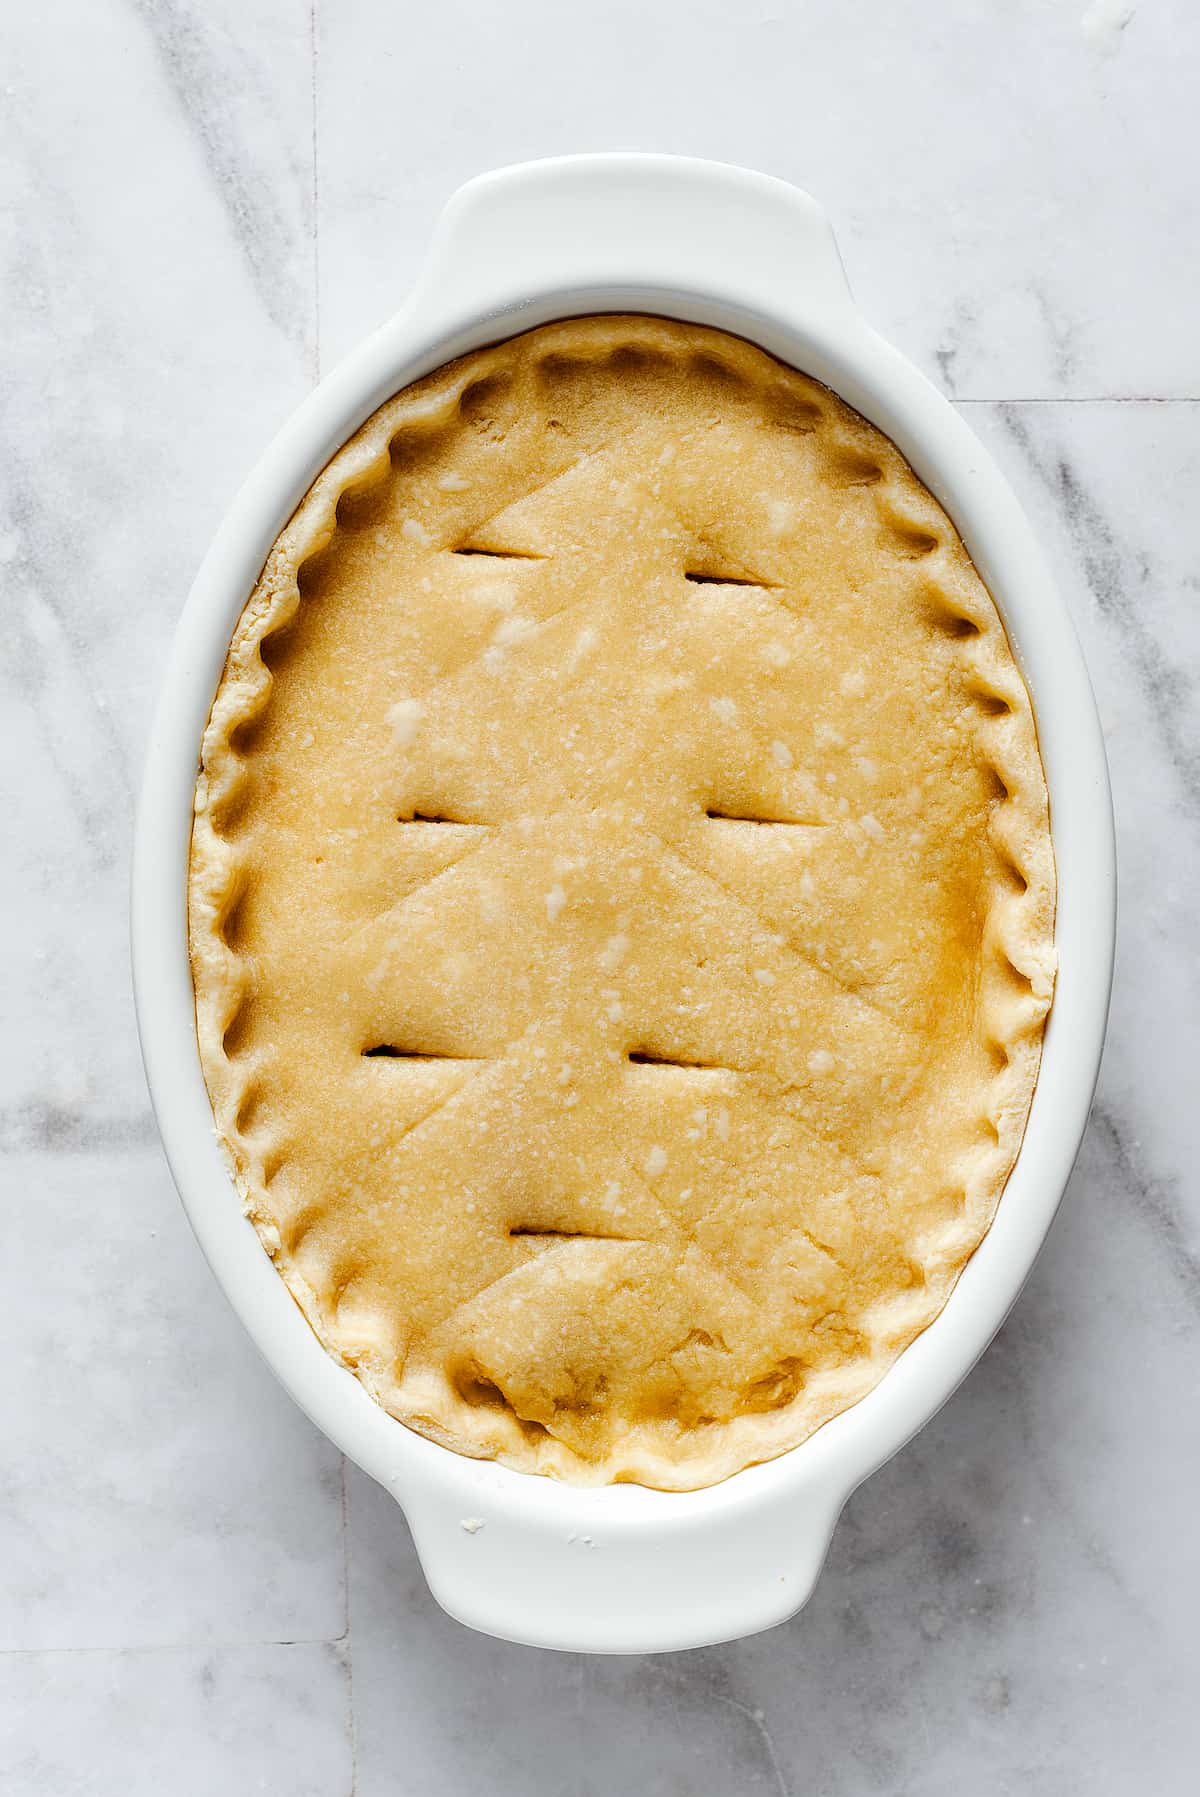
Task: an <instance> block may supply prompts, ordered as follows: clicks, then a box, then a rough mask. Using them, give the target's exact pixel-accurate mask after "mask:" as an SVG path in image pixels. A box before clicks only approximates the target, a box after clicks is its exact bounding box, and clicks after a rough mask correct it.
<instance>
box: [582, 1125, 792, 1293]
mask: <svg viewBox="0 0 1200 1797" xmlns="http://www.w3.org/2000/svg"><path fill="white" fill-rule="evenodd" d="M618 1164H619V1165H620V1166H621V1168H622V1169H623V1170H624V1172H626V1173H627V1174H628V1175H629V1177H630V1178H631V1179H632V1181H633V1183H634V1184H635V1185H636V1186H639V1187H640V1188H641V1190H642V1191H643V1192H644V1193H645V1195H646V1196H647V1197H648V1198H649V1199H650V1200H651V1202H652V1203H653V1204H655V1205H656V1206H657V1208H658V1209H659V1210H660V1211H661V1212H662V1214H663V1216H664V1217H665V1218H666V1219H667V1222H668V1224H669V1226H670V1229H671V1233H672V1234H673V1235H675V1236H676V1237H682V1239H683V1240H684V1241H685V1242H687V1243H688V1245H689V1246H690V1247H692V1248H694V1249H695V1250H696V1252H697V1254H698V1255H699V1256H700V1258H701V1259H702V1260H703V1262H704V1264H705V1265H706V1266H707V1267H709V1268H710V1269H711V1271H712V1272H713V1273H715V1274H716V1276H717V1278H718V1279H722V1280H726V1281H727V1282H728V1283H729V1284H730V1285H731V1286H732V1287H733V1289H734V1290H735V1291H737V1292H740V1293H741V1294H742V1297H743V1298H745V1300H746V1302H747V1304H750V1305H752V1306H753V1307H754V1309H755V1310H757V1311H758V1312H759V1313H760V1315H763V1316H766V1315H768V1314H769V1313H768V1312H767V1311H766V1309H765V1308H764V1306H763V1303H762V1301H761V1299H759V1298H756V1297H755V1296H754V1294H753V1292H748V1291H747V1290H746V1288H745V1286H744V1285H743V1284H742V1282H741V1280H740V1279H737V1278H736V1277H735V1276H734V1275H733V1274H732V1273H730V1272H729V1271H727V1269H725V1268H724V1267H719V1266H718V1265H717V1263H716V1261H715V1260H714V1259H713V1257H712V1255H711V1253H710V1252H709V1250H708V1249H707V1248H706V1247H705V1246H704V1244H703V1242H701V1241H700V1239H699V1238H698V1236H697V1235H696V1232H695V1229H694V1228H693V1227H692V1225H691V1224H690V1223H688V1222H686V1221H685V1220H684V1219H683V1218H682V1217H680V1216H679V1215H678V1214H677V1212H675V1211H673V1210H672V1209H671V1207H670V1205H669V1204H668V1203H667V1201H666V1199H665V1198H660V1197H659V1195H658V1193H657V1192H656V1191H655V1189H654V1187H653V1186H652V1185H651V1184H650V1182H649V1180H648V1179H647V1178H646V1176H645V1174H644V1173H642V1172H641V1171H640V1170H639V1168H637V1167H636V1166H635V1165H634V1164H633V1162H632V1161H630V1160H629V1159H627V1157H626V1156H625V1155H624V1154H621V1155H620V1156H619V1161H618Z"/></svg>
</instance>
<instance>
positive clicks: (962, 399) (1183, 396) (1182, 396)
mask: <svg viewBox="0 0 1200 1797" xmlns="http://www.w3.org/2000/svg"><path fill="white" fill-rule="evenodd" d="M946 397H947V398H948V399H949V401H950V403H951V405H955V406H1196V405H1200V394H1193V393H1167V394H1164V393H1083V394H1065V393H1064V394H1061V395H1058V396H1055V395H1054V394H1049V393H1039V394H1036V395H1033V396H1029V395H1026V396H1024V397H1022V396H1021V395H1020V394H1013V395H1008V394H997V395H994V396H993V397H991V398H988V397H986V396H985V397H982V398H981V397H980V396H979V395H977V394H958V393H950V394H947V395H946Z"/></svg>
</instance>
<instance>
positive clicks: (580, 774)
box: [190, 317, 1054, 1489]
mask: <svg viewBox="0 0 1200 1797" xmlns="http://www.w3.org/2000/svg"><path fill="white" fill-rule="evenodd" d="M1053 921H1054V863H1053V856H1052V851H1051V841H1050V833H1049V822H1048V813H1047V799H1046V787H1045V781H1044V777H1043V773H1042V767H1041V762H1040V759H1039V755H1038V748H1037V739H1036V734H1035V729H1034V722H1033V717H1032V713H1031V709H1030V703H1029V697H1028V694H1027V692H1026V689H1025V686H1024V684H1023V681H1022V679H1021V676H1020V674H1019V672H1018V670H1017V667H1016V665H1015V662H1014V659H1013V656H1012V653H1011V651H1010V648H1009V645H1008V642H1007V639H1006V637H1005V633H1004V628H1003V626H1002V624H1001V622H1000V620H999V617H998V615H997V613H996V610H995V607H994V605H993V604H992V601H991V599H990V597H989V595H988V593H987V591H986V589H985V588H984V586H983V584H982V583H981V581H980V579H979V577H978V575H977V574H976V572H975V570H974V568H973V566H972V564H971V562H970V560H969V559H968V556H967V554H966V552H965V550H964V548H963V546H962V544H961V542H960V541H959V538H958V536H957V534H956V532H955V530H954V528H953V526H952V525H951V524H950V522H949V520H948V519H947V517H946V516H945V514H944V513H943V512H942V511H941V509H940V508H939V507H938V505H937V504H936V503H935V502H934V501H933V499H932V498H931V497H930V495H929V494H928V492H927V491H926V490H925V488H924V487H923V486H922V485H921V483H920V482H919V481H918V480H917V478H916V476H915V475H914V474H913V472H912V470H911V469H910V468H909V467H908V465H907V463H906V462H905V461H904V460H903V458H902V457H901V455H900V454H899V452H898V451H897V450H896V449H895V447H894V446H893V445H892V444H891V443H890V442H889V441H888V440H887V439H886V438H885V437H883V436H882V435H881V434H880V433H879V432H878V431H877V430H875V429H874V428H873V427H872V426H870V425H868V424H867V423H866V422H865V421H864V420H863V419H862V418H860V417H859V416H858V415H857V414H856V413H854V412H852V411H851V410H850V409H849V408H848V407H847V406H846V405H844V404H843V403H842V402H841V401H840V400H838V399H837V398H836V397H835V396H834V395H833V394H832V393H830V392H829V391H828V390H827V389H825V388H824V387H822V386H820V385H818V384H817V383H816V382H815V381H812V380H810V379H807V378H806V377H805V376H803V375H800V374H797V373H795V372H794V371H793V370H791V369H789V368H786V367H784V366H783V365H781V364H780V363H779V362H777V361H775V360H773V359H772V358H771V357H770V356H768V355H766V354H765V353H763V352H762V351H760V350H758V349H756V348H754V347H752V346H751V345H749V344H747V343H744V342H742V341H740V340H738V339H735V338H732V337H729V336H726V335H723V334H722V333H719V332H715V331H711V330H708V329H703V328H699V327H696V326H692V325H685V324H677V323H671V322H668V321H665V320H660V319H651V318H640V317H628V318H627V317H603V318H584V319H577V320H572V321H569V322H565V323H560V324H554V325H550V326H547V327H545V328H543V329H540V330H535V331H531V332H529V333H528V334H527V335H525V336H521V337H516V338H514V339H512V340H511V341H508V342H504V343H500V344H498V345H496V346H495V347H493V348H490V349H485V350H481V351H479V352H477V353H475V354H472V355H469V356H465V357H463V358H462V359H461V360H459V361H457V362H454V363H451V364H450V365H449V366H447V367H444V368H441V369H439V370H438V371H437V372H436V373H434V374H431V375H429V376H428V377H427V378H425V379H424V380H421V381H419V382H418V383H417V384H416V385H415V386H412V387H410V388H408V389H406V390H405V391H404V392H402V393H400V394H399V395H398V396H397V397H396V398H394V399H392V400H391V401H389V402H388V403H387V404H386V405H384V406H383V407H382V408H381V409H380V410H379V411H378V412H376V413H375V415H374V416H373V417H372V418H371V419H370V420H369V421H368V422H367V423H366V424H365V425H364V426H363V427H362V429H361V430H360V431H359V432H358V434H357V435H356V436H355V437H354V438H352V439H351V441H350V442H349V443H348V444H347V445H346V446H345V448H344V449H343V450H342V451H341V452H340V453H339V454H338V455H337V456H336V457H335V458H334V460H333V461H332V462H331V463H330V465H329V466H328V467H327V468H326V469H325V471H324V473H323V474H322V475H321V476H320V478H319V479H318V480H317V481H316V483H315V485H314V486H313V488H312V490H311V491H310V493H309V494H308V496H307V497H306V498H305V500H304V502H303V504H302V505H301V506H300V508H299V510H298V511H297V512H296V514H295V516H294V517H293V518H292V520H291V522H290V523H289V524H288V526H287V527H286V529H285V530H284V531H283V532H282V534H281V535H280V537H279V539H278V541H277V543H276V544H275V546H274V548H273V549H272V551H271V554H270V556H269V557H268V560H267V563H266V566H265V568H264V570H263V573H262V576H261V578H260V580H259V582H258V584H257V586H256V587H255V590H254V593H253V595H252V596H251V599H250V602H249V604H248V605H247V607H246V609H245V611H244V613H243V614H242V617H241V619H240V621H239V623H238V625H237V628H236V631H235V633H234V637H233V642H232V645H231V648H230V651H229V657H228V660H227V662H226V666H225V671H224V674H223V676H222V679H221V683H220V687H219V689H218V692H217V696H216V700H215V703H214V705H213V709H212V715H211V718H210V720H209V724H208V727H207V730H206V732H205V736H204V744H203V755H202V766H201V772H200V777H199V781H198V784H197V789H196V816H195V826H194V834H193V840H192V855H191V874H190V941H191V956H192V967H193V974H194V980H195V988H196V1019H197V1029H198V1035H199V1045H200V1055H201V1060H202V1063H203V1068H204V1075H205V1079H206V1081H207V1083H208V1089H209V1092H210V1094H211V1098H212V1105H213V1114H214V1119H215V1123H216V1129H217V1135H218V1139H219V1141H220V1142H221V1144H222V1146H223V1148H224V1150H225V1152H226V1153H227V1156H228V1159H229V1162H230V1165H231V1167H232V1170H233V1174H234V1177H235V1179H236V1182H237V1186H238V1189H239V1191H240V1193H241V1195H242V1197H243V1199H244V1202H245V1205H246V1209H247V1211H248V1213H249V1215H250V1217H251V1218H252V1219H253V1221H254V1223H255V1225H256V1227H257V1229H258V1231H259V1234H260V1236H261V1238H262V1241H263V1243H264V1246H265V1247H266V1249H267V1251H268V1252H269V1253H270V1254H271V1255H272V1256H273V1257H274V1260H275V1264H276V1266H277V1268H278V1270H279V1272H280V1274H281V1275H282V1277H283V1278H284V1279H285V1280H286V1281H287V1284H288V1287H289V1289H290V1290H291V1292H292V1294H293V1295H294V1297H295V1299H296V1301H297V1303H298V1304H299V1305H300V1306H301V1308H302V1310H303V1311H304V1314H305V1316H306V1317H307V1318H308V1320H309V1322H310V1324H311V1326H312V1328H313V1330H314V1331H315V1333H316V1334H317V1336H318V1337H319V1338H320V1340H321V1341H322V1342H323V1343H324V1344H325V1346H326V1348H327V1349H328V1350H329V1352H330V1353H332V1354H333V1355H335V1356H336V1357H337V1358H338V1359H339V1360H341V1361H343V1362H344V1363H345V1364H346V1365H347V1366H348V1367H350V1368H352V1369H353V1371H354V1372H355V1373H356V1374H357V1375H358V1377H359V1378H360V1379H361V1380H362V1382H363V1384H364V1385H365V1386H366V1387H367V1389H368V1390H369V1391H370V1392H371V1394H372V1395H373V1396H374V1397H375V1398H376V1399H377V1400H378V1401H379V1403H381V1404H382V1405H384V1406H385V1407H386V1408H387V1409H388V1410H389V1411H390V1412H392V1414H393V1415H395V1416H397V1417H399V1418H401V1419H402V1420H403V1421H404V1422H406V1423H408V1424H410V1425H411V1426H412V1427H413V1428H414V1429H417V1430H420V1431H421V1432H422V1433H423V1434H425V1435H428V1436H432V1437H433V1438H434V1439H435V1440H437V1441H439V1442H442V1443H445V1444H446V1445H447V1446H449V1447H451V1448H454V1449H457V1450H458V1451H460V1452H462V1453H465V1454H471V1455H477V1456H494V1457H496V1458H497V1459H500V1460H503V1461H505V1462H507V1463H508V1464H510V1465H512V1466H515V1467H519V1468H522V1469H525V1470H527V1471H531V1472H539V1473H547V1474H551V1475H553V1476H555V1477H558V1478H563V1479H570V1480H575V1481H580V1482H590V1483H596V1482H603V1481H612V1480H638V1481H640V1482H642V1483H644V1484H648V1485H653V1486H660V1487H665V1488H668V1489H689V1488H693V1487H698V1486H703V1485H708V1484H711V1483H713V1482H715V1481H717V1480H719V1479H722V1478H724V1477H726V1476H728V1475H729V1474H731V1473H733V1472H736V1471H737V1470H738V1469H739V1468H741V1467H744V1466H746V1465H748V1464H749V1463H751V1462H753V1461H758V1460H763V1459H767V1458H769V1457H771V1456H773V1455H776V1454H779V1453H781V1452H783V1451H784V1450H785V1449H787V1448H790V1447H793V1446H795V1445H796V1443H798V1442H800V1441H802V1440H804V1438H805V1437H806V1436H808V1435H809V1434H811V1432H812V1431H813V1430H814V1429H816V1428H817V1427H819V1425H820V1424H822V1423H823V1422H825V1421H826V1420H827V1419H828V1418H829V1417H831V1416H833V1415H835V1414H836V1413H837V1412H838V1411H841V1410H844V1409H845V1408H846V1406H847V1405H849V1404H852V1403H854V1402H855V1400H856V1399H858V1398H860V1397H862V1396H863V1395H864V1394H865V1393H866V1392H868V1391H869V1390H870V1389H871V1387H872V1386H874V1385H875V1384H876V1383H877V1382H878V1380H879V1379H880V1378H881V1377H882V1375H883V1373H884V1372H885V1371H886V1369H887V1368H888V1367H889V1366H890V1365H891V1363H892V1362H893V1361H894V1360H895V1358H896V1356H897V1354H898V1353H899V1352H900V1351H901V1349H902V1348H904V1347H905V1346H906V1344H907V1343H909V1342H911V1341H912V1339H913V1338H914V1336H916V1335H917V1334H918V1333H919V1332H920V1331H921V1330H922V1329H924V1328H925V1327H926V1326H927V1325H928V1324H929V1323H930V1322H931V1321H932V1320H933V1319H934V1317H936V1316H937V1314H938V1312H939V1310H940V1309H941V1308H942V1306H943V1304H944V1303H945V1301H946V1298H947V1296H948V1294H949V1292H950V1290H951V1288H952V1286H953V1284H954V1282H955V1279H956V1278H957V1276H958V1274H959V1272H960V1271H961V1269H962V1267H963V1265H964V1263H965V1262H966V1260H967V1259H968V1257H969V1256H970V1254H971V1253H972V1251H973V1250H974V1249H975V1247H976V1246H977V1245H978V1243H979V1241H980V1239H981V1237H982V1236H983V1234H984V1232H985V1231H986V1229H987V1227H988V1224H989V1223H990V1221H991V1218H992V1215H993V1212H994V1210H995V1207H996V1203H997V1200H998V1198H999V1195H1000V1193H1001V1191H1002V1190H1003V1187H1004V1183H1005V1180H1006V1179H1007V1177H1008V1174H1009V1172H1010V1170H1011V1168H1012V1165H1013V1162H1014V1160H1015V1158H1016V1155H1017V1151H1018V1149H1019V1147H1020V1143H1021V1137H1022V1133H1023V1130H1024V1127H1025V1119H1026V1115H1027V1112H1028V1108H1029V1103H1030V1098H1031V1094H1032V1091H1033V1086H1034V1082H1035V1079H1036V1076H1037V1069H1038V1061H1039V1056H1040V1052H1041V1040H1042V1030H1043V1023H1044V1020H1045V1016H1046V1013H1047V1010H1048V1008H1049V1005H1050V1001H1051V996H1052V991H1053V982H1054V952H1053Z"/></svg>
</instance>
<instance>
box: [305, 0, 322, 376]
mask: <svg viewBox="0 0 1200 1797" xmlns="http://www.w3.org/2000/svg"><path fill="white" fill-rule="evenodd" d="M317 5H318V0H310V5H309V9H308V48H309V64H310V69H311V76H310V88H311V101H312V243H313V253H312V264H313V266H312V278H313V382H314V384H315V383H316V382H317V381H319V380H320V378H321V180H320V164H319V161H318V151H317Z"/></svg>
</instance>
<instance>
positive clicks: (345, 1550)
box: [341, 1454, 358, 1797]
mask: <svg viewBox="0 0 1200 1797" xmlns="http://www.w3.org/2000/svg"><path fill="white" fill-rule="evenodd" d="M348 1470H349V1463H348V1462H347V1460H346V1456H345V1455H344V1454H343V1455H342V1506H341V1521H342V1588H343V1591H344V1594H345V1599H346V1610H345V1615H346V1626H345V1629H344V1630H343V1632H342V1659H343V1662H344V1664H345V1667H346V1714H347V1721H348V1723H349V1730H350V1797H355V1793H356V1791H357V1790H358V1711H357V1710H356V1708H355V1705H354V1643H353V1640H352V1638H351V1633H350V1481H349V1478H348V1476H347V1475H348Z"/></svg>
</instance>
